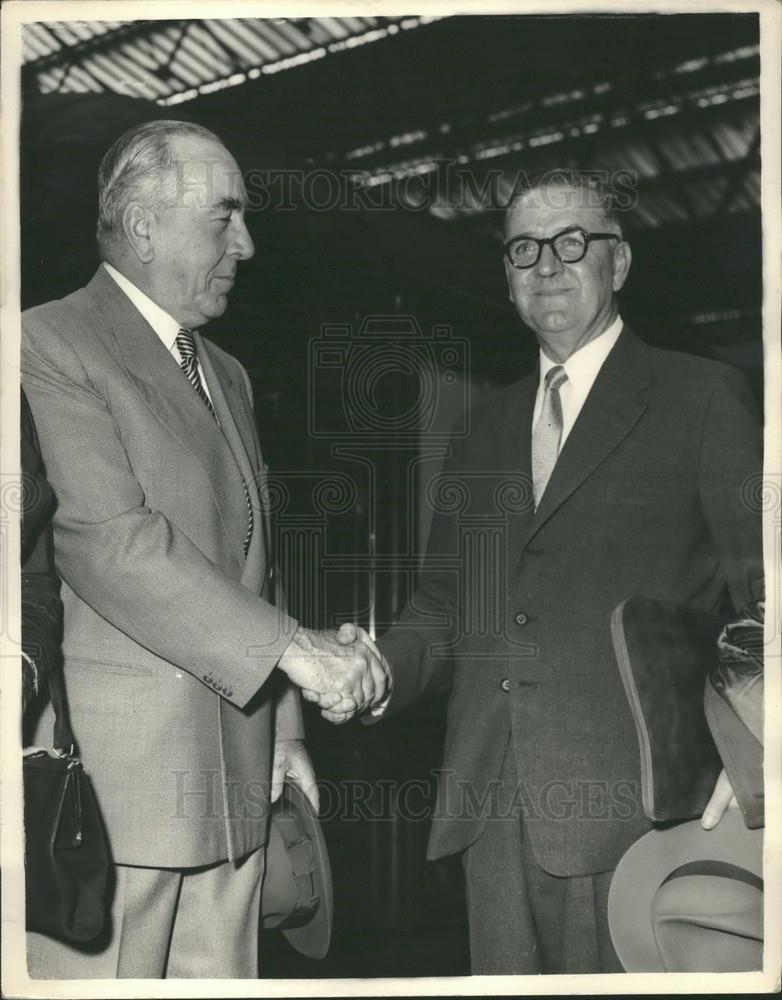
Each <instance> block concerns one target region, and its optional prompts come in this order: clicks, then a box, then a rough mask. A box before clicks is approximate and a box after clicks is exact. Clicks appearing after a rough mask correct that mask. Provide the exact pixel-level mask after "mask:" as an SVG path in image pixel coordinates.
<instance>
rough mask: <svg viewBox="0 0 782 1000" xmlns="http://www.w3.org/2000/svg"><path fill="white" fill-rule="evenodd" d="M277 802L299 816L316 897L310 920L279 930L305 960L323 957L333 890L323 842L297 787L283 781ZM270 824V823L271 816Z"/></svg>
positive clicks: (331, 916) (331, 915)
mask: <svg viewBox="0 0 782 1000" xmlns="http://www.w3.org/2000/svg"><path fill="white" fill-rule="evenodd" d="M279 801H280V807H281V808H289V809H292V810H294V811H296V812H297V813H298V814H299V816H300V817H301V819H302V821H303V823H304V826H305V829H306V832H307V835H308V836H309V837H310V839H311V841H312V848H313V859H314V863H313V874H314V877H315V879H316V885H317V889H318V895H319V896H320V902H319V904H318V908H317V910H316V911H315V913H314V914H313V916H312V919H311V920H309V921H308V922H307V923H306V924H303V925H302V926H300V927H283V930H282V933H283V934H284V935H285V937H286V938H287V939H288V941H289V942H290V944H291V945H292V946H293V947H294V948H295V949H296V950H297V951H298V952H300V953H301V954H302V955H305V956H306V957H307V958H314V959H321V958H325V956H326V954H327V953H328V950H329V946H330V945H331V932H332V927H333V924H334V888H333V884H332V881H331V865H330V864H329V852H328V849H327V848H326V840H325V838H324V836H323V830H322V829H321V825H320V821H319V820H318V817H317V815H316V814H315V810H314V809H313V808H312V806H311V805H310V802H309V799H308V798H307V797H306V795H304V793H303V792H302V791H301V789H300V788H299V787H298V786H297V785H294V784H292V783H290V782H286V783H285V785H284V787H283V794H282V795H281V796H280V800H279ZM272 822H274V814H273V813H272Z"/></svg>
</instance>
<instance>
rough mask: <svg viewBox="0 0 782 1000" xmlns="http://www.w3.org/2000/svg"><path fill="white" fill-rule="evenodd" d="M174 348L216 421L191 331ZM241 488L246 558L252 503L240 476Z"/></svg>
mask: <svg viewBox="0 0 782 1000" xmlns="http://www.w3.org/2000/svg"><path fill="white" fill-rule="evenodd" d="M176 346H177V350H178V351H179V356H180V358H181V359H182V360H181V361H180V362H179V367H180V368H181V369H182V371H183V372H184V373H185V375H186V376H187V381H188V382H189V383H190V385H192V387H193V388H194V389H195V391H196V392H197V393H198V395H199V396H200V397H201V400H202V402H203V403H205V404H206V407H207V409H208V410H209V412H210V413H211V414H212V416H213V417H214V419H215V421H217V414H216V413H215V408H214V407H213V406H212V401H211V399H210V398H209V396H208V395H207V392H206V389H205V388H204V383H203V382H202V381H201V373H200V372H199V370H198V351H197V349H196V345H195V340H194V338H193V333H192V331H191V330H180V331H179V333H178V334H177V335H176ZM242 487H243V488H244V499H245V501H246V502H247V534H246V535H245V536H244V554H245V556H247V552H248V550H249V548H250V539H251V538H252V537H253V526H254V524H255V518H254V516H253V505H252V501H251V500H250V491H249V490H248V489H247V483H246V482H245V479H244V476H242Z"/></svg>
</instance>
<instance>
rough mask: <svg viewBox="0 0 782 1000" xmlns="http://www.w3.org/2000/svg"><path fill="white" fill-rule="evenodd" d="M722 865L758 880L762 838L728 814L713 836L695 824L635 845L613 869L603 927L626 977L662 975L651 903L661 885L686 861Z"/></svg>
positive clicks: (734, 813)
mask: <svg viewBox="0 0 782 1000" xmlns="http://www.w3.org/2000/svg"><path fill="white" fill-rule="evenodd" d="M701 860H708V861H725V862H727V863H729V864H733V865H736V866H738V867H740V868H745V869H746V870H747V871H750V872H752V873H753V874H755V875H757V876H759V877H762V871H763V832H762V830H748V829H747V828H746V826H745V825H744V821H743V819H742V816H741V813H740V812H739V810H738V809H727V810H726V811H725V814H724V815H723V817H722V819H721V820H720V822H719V823H718V824H717V826H716V827H714V829H713V830H704V829H703V827H702V826H701V822H700V820H699V819H697V820H690V821H689V822H688V823H680V824H678V825H677V826H674V827H670V828H668V829H665V830H652V831H651V832H650V833H647V834H646V835H645V836H643V837H641V838H640V840H637V841H636V842H635V843H634V844H633V845H632V847H630V849H629V850H628V851H627V852H626V853H625V855H624V857H623V858H622V860H621V861H620V862H619V864H618V865H617V868H616V871H615V872H614V877H613V879H612V880H611V888H610V890H609V894H608V926H609V929H610V931H611V940H612V941H613V944H614V948H615V949H616V953H617V955H618V956H619V959H620V961H621V963H622V965H623V966H624V968H625V970H626V971H627V972H665V971H666V970H665V966H664V965H663V962H662V959H661V957H660V953H659V951H658V948H657V944H656V942H655V938H654V929H653V926H652V901H653V899H654V895H655V893H656V892H657V890H658V889H659V888H660V886H661V885H662V883H663V882H664V881H665V879H666V878H667V877H668V876H669V875H670V874H671V872H673V871H675V870H676V869H677V868H680V867H681V866H682V865H685V864H687V863H688V862H691V861H701Z"/></svg>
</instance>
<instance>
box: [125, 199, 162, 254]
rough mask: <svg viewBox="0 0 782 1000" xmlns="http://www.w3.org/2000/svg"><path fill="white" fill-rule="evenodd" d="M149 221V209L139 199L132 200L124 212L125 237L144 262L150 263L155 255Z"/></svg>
mask: <svg viewBox="0 0 782 1000" xmlns="http://www.w3.org/2000/svg"><path fill="white" fill-rule="evenodd" d="M149 222H150V219H149V211H148V210H147V209H146V208H144V206H143V205H140V204H139V203H138V202H137V201H132V202H130V204H129V205H127V206H126V208H125V211H124V212H123V213H122V229H123V232H124V233H125V239H126V240H127V241H128V244H129V245H130V247H131V249H132V250H133V253H134V254H135V255H136V257H138V259H139V260H140V261H141V263H142V264H149V262H150V261H151V260H152V258H153V257H154V256H155V248H154V246H153V242H152V234H151V232H150V225H149Z"/></svg>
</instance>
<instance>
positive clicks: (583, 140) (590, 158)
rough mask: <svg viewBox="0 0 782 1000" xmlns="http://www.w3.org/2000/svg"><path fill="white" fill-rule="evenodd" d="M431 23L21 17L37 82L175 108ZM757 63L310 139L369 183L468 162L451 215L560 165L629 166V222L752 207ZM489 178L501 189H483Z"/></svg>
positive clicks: (448, 209) (437, 201)
mask: <svg viewBox="0 0 782 1000" xmlns="http://www.w3.org/2000/svg"><path fill="white" fill-rule="evenodd" d="M432 20H440V19H439V18H430V17H319V18H316V17H308V18H263V19H262V18H237V19H223V20H217V19H213V20H198V21H195V20H165V21H135V22H121V21H102V22H98V21H76V22H74V21H69V22H64V21H48V22H40V23H33V24H28V25H25V26H24V28H23V53H24V60H25V76H26V85H27V86H28V87H33V88H35V89H37V90H39V91H41V92H43V93H51V92H59V93H68V92H85V93H86V92H99V91H113V92H116V93H120V94H125V95H128V96H131V97H141V98H145V99H147V100H150V101H155V102H157V103H159V104H163V105H167V104H177V103H181V102H184V101H189V100H192V99H194V98H197V97H199V96H200V95H203V94H208V93H212V92H213V91H215V90H221V89H223V88H226V87H231V86H236V85H239V84H242V83H244V82H246V81H248V80H254V79H258V78H259V77H261V76H262V75H263V74H265V73H275V72H278V71H280V70H283V69H287V68H292V67H295V66H297V65H300V64H302V63H305V62H308V61H311V60H313V59H322V58H326V57H328V56H329V55H330V54H331V53H334V52H340V51H344V50H345V49H347V48H351V47H354V46H357V45H363V44H366V43H371V42H373V41H375V40H378V39H380V38H387V37H389V36H393V35H395V34H400V33H403V32H405V31H408V30H410V29H412V28H416V27H418V26H420V25H422V24H426V23H428V22H429V21H432ZM449 23H452V22H449ZM658 59H660V60H661V59H662V57H660V56H658ZM758 73H759V48H758V46H757V45H739V46H737V47H735V48H733V49H730V48H726V49H725V51H716V52H712V53H711V54H709V55H697V56H693V57H692V58H688V59H684V60H681V59H680V60H679V61H676V60H673V59H672V60H671V62H670V65H667V66H666V65H664V64H662V65H656V66H652V67H650V71H649V73H648V74H647V75H646V77H645V81H644V82H643V83H641V84H639V82H638V81H637V80H634V81H632V85H631V86H627V85H625V82H624V81H623V80H622V79H620V78H611V79H602V80H601V79H593V80H588V79H587V80H584V81H582V82H581V83H579V84H578V85H573V86H570V87H567V88H565V89H563V88H562V87H559V88H558V89H556V90H551V91H550V92H543V93H540V94H537V95H534V96H530V95H528V94H524V95H523V99H522V95H521V94H514V95H513V99H512V100H510V101H509V103H508V105H507V106H506V107H496V106H495V107H491V106H489V107H486V108H485V109H483V110H482V111H481V113H480V114H479V115H478V116H477V117H475V116H473V117H472V118H471V119H469V120H467V119H465V121H457V120H454V119H453V118H452V119H450V120H445V119H444V120H441V121H439V122H431V121H430V122H428V123H427V127H422V125H421V124H420V123H418V122H416V120H415V108H414V107H413V106H411V108H410V123H409V128H408V129H407V130H404V131H403V130H398V131H397V132H396V134H393V135H383V134H378V132H377V128H378V122H381V123H382V121H383V119H382V116H381V117H380V118H378V119H376V120H375V119H370V118H368V119H367V121H366V125H365V131H364V132H363V135H362V134H360V130H358V131H359V136H358V137H359V139H360V142H359V144H354V145H353V148H350V149H339V148H333V149H320V150H313V155H312V157H311V162H312V163H313V164H314V165H316V166H317V165H318V164H328V166H329V167H330V168H334V169H339V168H340V167H344V168H346V169H348V168H349V169H351V170H353V171H360V172H361V179H360V180H359V181H358V183H362V184H364V185H366V186H370V187H371V186H376V185H381V184H388V183H394V182H395V181H399V180H400V179H403V178H411V177H414V176H416V175H417V176H418V177H420V178H423V179H426V178H427V177H428V176H429V175H433V176H434V175H436V174H437V172H438V171H441V170H442V164H443V163H444V162H446V161H447V162H450V163H452V164H455V165H457V166H458V167H463V168H464V171H465V172H469V173H470V175H471V181H470V184H469V185H468V187H467V188H466V189H464V190H463V191H462V192H461V193H460V196H459V197H457V198H455V199H449V197H448V196H446V195H443V196H440V195H438V196H437V197H435V198H433V199H432V200H431V203H430V211H431V212H432V213H433V214H435V215H436V216H438V217H439V218H442V219H448V220H453V221H457V220H459V219H464V220H469V219H471V218H474V217H476V216H480V215H481V214H483V213H484V212H485V211H486V210H487V208H491V207H496V206H495V205H494V204H489V203H488V202H489V201H491V199H492V198H494V199H495V201H496V198H497V197H503V194H504V197H505V198H506V199H507V195H508V194H509V193H510V192H511V190H512V188H513V185H514V183H515V182H516V180H517V178H518V174H519V171H520V170H523V171H525V172H527V173H529V172H531V171H536V170H545V169H548V168H553V167H556V166H561V165H563V164H564V165H569V166H574V167H581V168H590V169H601V170H605V171H607V172H608V173H611V172H612V171H632V172H633V174H634V177H635V182H634V183H636V184H637V185H638V186H639V188H642V189H643V197H642V198H640V199H639V200H638V204H637V206H636V207H635V208H634V209H633V211H632V212H631V213H630V221H631V224H632V225H635V226H639V227H641V228H646V227H653V226H660V225H664V224H668V223H676V222H683V221H686V220H687V219H689V218H692V217H698V216H706V215H709V214H711V213H713V212H715V211H740V210H742V209H744V208H751V207H755V206H757V205H758V204H759V185H760V180H759V178H760V164H759V157H758V154H757V145H756V141H757V136H758V130H759V80H758ZM346 113H349V112H346ZM465 122H466V123H465ZM326 141H330V140H326ZM489 175H492V177H493V180H492V185H488V184H485V180H486V178H487V176H489ZM726 198H727V201H726V203H724V204H723V202H724V201H725V199H726Z"/></svg>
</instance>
